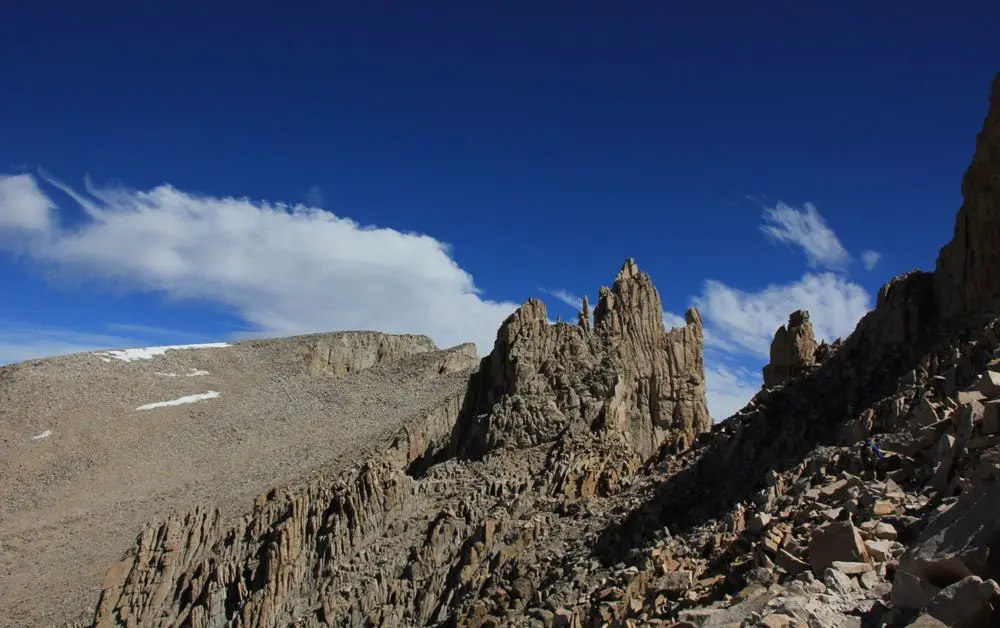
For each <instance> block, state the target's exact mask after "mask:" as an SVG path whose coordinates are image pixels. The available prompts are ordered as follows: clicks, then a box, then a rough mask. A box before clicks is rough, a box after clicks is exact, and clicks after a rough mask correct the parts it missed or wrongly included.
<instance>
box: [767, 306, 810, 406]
mask: <svg viewBox="0 0 1000 628" xmlns="http://www.w3.org/2000/svg"><path fill="white" fill-rule="evenodd" d="M815 353H816V337H815V335H814V334H813V328H812V323H810V322H809V312H807V311H806V310H798V311H796V312H792V314H791V315H790V316H789V317H788V326H787V327H786V326H785V325H782V326H781V327H779V328H778V331H777V332H775V334H774V340H772V341H771V360H770V362H769V363H768V364H767V366H765V367H764V387H765V388H770V387H772V386H777V385H779V384H783V383H784V382H786V381H788V380H789V379H791V378H793V377H796V376H798V375H799V374H800V373H803V372H805V371H806V370H808V369H809V368H811V367H812V366H814V365H815V364H816V358H815Z"/></svg>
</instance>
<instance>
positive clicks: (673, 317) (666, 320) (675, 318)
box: [663, 312, 687, 329]
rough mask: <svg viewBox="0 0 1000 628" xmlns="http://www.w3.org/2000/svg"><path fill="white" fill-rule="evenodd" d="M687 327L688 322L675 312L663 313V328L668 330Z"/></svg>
mask: <svg viewBox="0 0 1000 628" xmlns="http://www.w3.org/2000/svg"><path fill="white" fill-rule="evenodd" d="M685 325H687V320H685V319H684V317H683V316H681V315H680V314H674V313H673V312H664V313H663V326H664V327H666V328H667V329H672V328H674V327H684V326H685Z"/></svg>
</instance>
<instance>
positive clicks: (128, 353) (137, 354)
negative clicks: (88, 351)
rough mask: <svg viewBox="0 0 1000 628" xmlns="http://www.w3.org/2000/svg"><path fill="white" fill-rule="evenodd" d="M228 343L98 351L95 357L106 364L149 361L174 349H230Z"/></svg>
mask: <svg viewBox="0 0 1000 628" xmlns="http://www.w3.org/2000/svg"><path fill="white" fill-rule="evenodd" d="M229 346H231V345H230V344H229V343H227V342H206V343H204V344H200V345H169V346H165V347H142V348H138V349H119V350H115V351H98V352H96V353H94V355H96V356H98V357H100V358H101V359H102V360H104V361H105V362H110V361H111V360H110V358H114V359H116V360H121V361H122V362H135V361H136V360H149V359H151V358H153V357H154V356H158V355H163V354H164V353H166V352H167V351H171V350H173V349H214V348H217V347H229Z"/></svg>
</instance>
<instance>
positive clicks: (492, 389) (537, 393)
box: [455, 259, 711, 459]
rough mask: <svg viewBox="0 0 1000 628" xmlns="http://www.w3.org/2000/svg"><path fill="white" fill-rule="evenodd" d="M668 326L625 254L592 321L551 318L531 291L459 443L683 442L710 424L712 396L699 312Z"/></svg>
mask: <svg viewBox="0 0 1000 628" xmlns="http://www.w3.org/2000/svg"><path fill="white" fill-rule="evenodd" d="M686 320H687V325H686V326H685V327H683V328H679V329H674V330H671V331H669V332H668V331H666V329H665V328H664V324H663V306H662V304H661V301H660V295H659V293H658V292H657V290H656V288H655V287H654V286H653V283H652V281H650V279H649V276H648V275H646V274H645V273H643V272H641V271H639V268H638V266H636V264H635V262H634V261H633V260H631V259H630V260H628V261H626V262H625V265H624V266H623V267H622V269H621V271H620V272H619V273H618V277H617V278H616V279H615V283H614V285H613V286H612V287H611V288H610V289H609V288H606V287H602V288H601V290H600V298H599V300H598V303H597V307H596V308H595V309H594V327H593V330H590V329H589V328H588V326H587V324H586V323H587V322H588V321H589V316H587V303H586V302H584V306H583V311H581V312H580V321H581V323H582V324H581V325H569V324H565V323H562V324H556V325H549V324H548V316H547V312H546V308H545V304H544V303H542V302H541V301H538V300H535V299H531V300H529V301H528V302H527V303H526V304H525V305H524V306H522V307H521V308H519V309H518V310H517V311H516V312H514V313H513V314H511V315H510V317H508V318H507V320H506V321H504V323H503V325H501V327H500V331H499V332H498V333H497V340H496V343H495V345H494V348H493V352H492V353H491V354H490V355H489V356H488V357H486V358H485V359H484V360H483V362H482V365H481V367H480V369H479V372H478V373H477V374H476V375H475V376H474V377H473V379H472V382H471V383H470V387H469V397H468V405H467V407H466V409H465V412H464V418H463V421H462V423H461V424H460V425H459V426H458V430H457V432H456V441H455V446H456V448H457V449H458V450H459V452H460V453H461V454H463V455H465V456H466V457H474V458H479V457H482V456H483V455H485V454H486V453H487V452H489V451H491V450H493V449H496V448H498V447H530V446H534V445H538V444H539V443H542V442H549V441H552V440H553V439H555V437H556V436H557V435H559V434H562V433H563V432H565V431H566V430H571V431H577V432H579V431H584V432H589V431H591V430H597V431H598V432H600V433H603V434H607V435H613V436H615V437H623V438H624V439H625V441H626V442H627V443H628V445H629V447H630V448H631V449H632V450H633V451H634V452H635V453H636V454H638V455H639V456H640V457H641V458H643V459H645V458H648V457H649V456H650V455H651V454H652V453H653V452H654V451H655V450H657V449H658V448H659V447H660V446H661V445H663V444H664V443H665V442H666V441H668V440H669V441H670V442H671V444H672V445H676V446H685V445H688V444H690V443H691V442H692V441H693V440H694V437H695V436H697V435H698V434H699V433H701V432H704V431H706V430H708V429H709V427H710V426H711V418H710V417H709V415H708V409H707V405H706V401H705V367H704V362H703V357H702V356H703V336H702V326H701V318H700V317H699V316H698V312H697V311H696V310H694V309H692V310H689V311H688V312H687V315H686Z"/></svg>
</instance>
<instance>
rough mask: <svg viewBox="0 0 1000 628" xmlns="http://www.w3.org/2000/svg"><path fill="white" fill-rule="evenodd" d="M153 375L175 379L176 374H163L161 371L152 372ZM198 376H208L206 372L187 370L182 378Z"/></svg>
mask: <svg viewBox="0 0 1000 628" xmlns="http://www.w3.org/2000/svg"><path fill="white" fill-rule="evenodd" d="M153 375H159V376H160V377H177V373H164V372H162V371H153ZM199 375H208V371H202V370H199V369H188V372H187V373H184V377H198V376H199Z"/></svg>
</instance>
